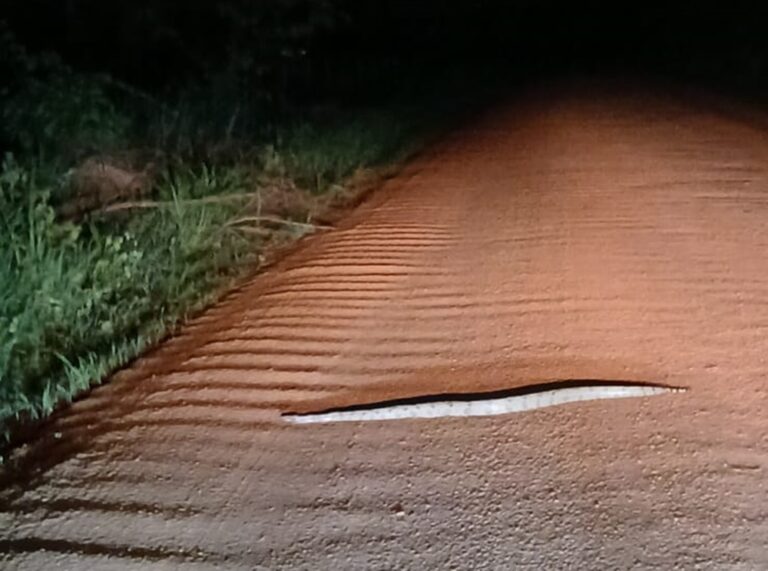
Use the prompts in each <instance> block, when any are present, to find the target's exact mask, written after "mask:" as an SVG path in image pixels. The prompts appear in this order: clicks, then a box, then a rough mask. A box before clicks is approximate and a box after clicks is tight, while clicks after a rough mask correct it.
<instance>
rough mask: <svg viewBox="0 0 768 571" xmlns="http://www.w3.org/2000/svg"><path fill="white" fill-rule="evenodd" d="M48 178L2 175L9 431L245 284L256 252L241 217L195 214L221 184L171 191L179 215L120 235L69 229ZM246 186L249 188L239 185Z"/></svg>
mask: <svg viewBox="0 0 768 571" xmlns="http://www.w3.org/2000/svg"><path fill="white" fill-rule="evenodd" d="M45 178H46V177H45V176H44V175H43V174H41V173H40V172H38V171H37V170H36V169H34V168H29V167H22V166H20V165H18V164H16V163H15V162H13V161H12V160H10V159H6V161H5V163H4V165H3V167H2V172H1V173H0V235H2V236H3V239H2V241H1V242H0V267H2V271H0V423H2V422H3V421H4V420H5V421H7V420H8V419H9V418H12V417H15V416H18V415H19V414H21V413H26V414H27V415H29V416H31V417H33V418H34V417H38V416H41V415H45V414H47V413H49V412H50V411H51V410H52V409H53V407H55V406H56V404H58V403H59V402H61V401H63V400H67V399H69V398H71V397H72V396H73V395H75V394H77V393H78V392H80V391H82V390H84V389H85V388H87V387H88V386H90V385H91V384H93V383H94V382H98V381H100V380H101V379H102V378H103V376H104V374H105V373H106V372H108V370H109V369H111V368H113V367H116V366H119V365H121V364H123V363H124V362H125V361H126V360H127V359H130V358H131V357H132V356H134V355H135V353H136V352H137V351H140V350H141V349H142V348H143V347H144V346H146V344H147V343H149V342H151V341H153V340H154V339H155V338H156V337H157V336H158V335H160V334H162V332H163V331H164V330H166V329H167V327H169V326H170V325H172V324H173V323H174V322H176V321H177V320H178V319H180V318H181V317H183V316H184V314H185V313H186V312H188V311H189V310H190V309H191V308H193V307H195V306H196V305H199V304H200V303H201V302H203V301H204V300H205V299H206V297H208V296H210V295H211V293H212V292H214V291H215V290H216V288H217V287H220V286H221V285H223V284H224V283H226V281H227V280H228V279H229V278H231V277H232V276H233V275H235V274H236V273H237V272H238V270H239V269H241V268H243V266H244V264H245V263H246V262H248V261H249V259H250V258H251V257H252V254H253V253H254V251H255V250H256V249H257V246H258V244H255V243H254V239H253V238H252V237H249V236H246V235H243V234H240V233H239V232H238V231H237V229H236V228H235V227H231V226H228V225H227V224H226V221H227V220H228V219H229V218H230V217H231V216H232V215H233V207H232V206H227V205H216V204H205V205H199V204H193V205H187V204H186V203H185V200H186V199H187V198H188V197H190V196H194V195H199V194H201V193H206V192H212V191H214V190H215V191H216V192H222V191H227V190H229V191H232V192H242V191H243V189H242V188H240V187H237V186H235V184H236V181H238V178H237V177H233V179H232V180H231V181H230V183H229V184H230V187H229V188H216V189H211V188H208V189H206V188H201V186H202V187H204V186H206V185H207V184H209V183H210V182H211V180H210V177H209V179H208V182H206V178H205V177H201V176H199V175H198V174H196V173H186V174H185V175H183V176H181V177H177V178H176V180H175V181H174V182H170V181H165V182H164V183H163V184H162V188H161V192H162V193H163V194H165V195H166V196H168V197H170V198H171V200H170V201H169V207H167V208H161V209H157V210H153V211H151V212H147V213H143V214H141V215H137V216H132V217H131V218H129V219H127V220H125V221H123V222H121V223H118V224H117V225H115V223H114V222H112V223H111V224H110V226H111V228H108V227H107V226H106V225H103V224H99V223H98V222H96V221H94V222H91V223H88V224H87V225H75V224H72V223H62V222H58V221H56V219H55V213H54V211H53V209H52V208H51V206H50V205H49V203H48V198H49V196H50V190H48V187H47V186H46V184H49V183H46V182H45V180H44V179H45ZM240 184H242V181H241V182H240Z"/></svg>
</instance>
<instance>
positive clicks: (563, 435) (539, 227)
mask: <svg viewBox="0 0 768 571" xmlns="http://www.w3.org/2000/svg"><path fill="white" fill-rule="evenodd" d="M767 374H768V136H767V135H766V134H764V133H763V132H761V131H759V130H758V129H756V128H752V127H750V126H748V125H747V124H746V123H741V122H738V121H736V120H731V119H728V118H727V117H725V116H724V115H722V114H718V113H714V112H712V111H709V110H707V109H705V108H703V107H694V106H691V105H686V104H685V103H684V102H675V101H665V100H662V99H658V98H650V97H646V96H639V95H635V96H624V95H616V94H614V95H610V94H604V95H602V96H601V97H599V98H596V97H594V96H586V95H585V94H581V95H579V94H572V95H568V96H560V97H551V96H550V97H543V98H540V99H535V98H532V99H529V100H526V101H522V102H518V103H515V104H512V105H510V106H509V107H508V108H506V109H503V110H497V111H495V112H493V113H490V114H488V115H487V116H485V117H483V118H482V119H481V120H479V121H477V122H476V123H475V124H473V125H472V126H471V127H470V128H466V129H464V130H462V131H460V132H458V133H456V134H454V135H453V136H451V137H449V138H447V139H446V140H445V141H443V142H442V143H441V144H439V145H438V146H436V147H435V148H434V149H432V151H431V152H429V153H427V154H425V155H424V156H422V157H421V158H419V159H418V160H417V161H415V162H414V163H413V164H412V165H411V166H410V167H408V168H407V169H406V171H405V172H404V173H403V174H402V175H401V176H400V177H398V178H396V179H393V180H391V181H389V182H388V183H387V184H386V185H385V187H384V188H382V189H381V190H380V191H379V192H377V193H376V194H375V195H374V196H373V198H372V199H371V200H370V201H369V202H367V203H366V204H365V205H363V206H362V207H361V208H360V209H359V210H358V211H356V212H355V213H354V214H353V215H351V216H350V218H349V219H348V220H347V221H346V222H345V223H344V224H343V225H342V226H341V227H340V228H338V229H337V230H334V231H331V232H328V233H325V234H322V235H318V236H315V237H312V238H311V239H309V240H307V241H306V242H305V243H304V244H303V245H302V246H301V247H300V248H299V249H298V250H297V251H296V252H294V253H293V254H291V255H290V256H289V257H287V258H286V259H284V260H283V261H282V262H281V263H279V264H278V265H276V266H275V267H273V268H272V269H271V270H270V271H268V272H266V273H265V274H263V275H261V276H259V277H257V278H256V279H254V280H253V281H252V282H251V283H249V284H247V285H245V286H244V287H243V288H241V289H240V290H239V291H237V292H235V293H234V294H233V295H231V296H230V298H228V299H227V300H225V301H224V302H223V303H221V304H220V305H219V306H217V307H214V308H213V309H211V310H210V311H209V312H207V313H206V314H205V315H203V316H202V317H200V318H199V319H197V320H196V321H194V322H193V323H191V324H190V325H189V326H188V327H187V328H186V329H185V330H184V331H183V333H182V334H181V335H180V336H178V337H177V338H175V339H173V340H171V341H169V342H168V343H166V344H165V345H164V346H162V347H161V348H160V349H159V350H157V351H155V352H154V353H152V354H150V355H148V356H146V357H145V358H143V359H142V360H140V361H139V362H138V363H136V364H135V366H133V367H132V368H130V369H129V370H127V371H124V372H122V373H120V374H118V375H117V377H116V378H115V379H114V381H113V382H112V383H111V384H110V385H108V386H106V387H104V388H102V389H99V390H97V391H95V392H94V394H93V395H92V396H91V397H89V398H87V399H85V400H83V401H81V402H79V403H77V404H76V405H75V406H73V407H72V408H71V410H69V411H68V412H66V413H65V414H62V415H60V416H59V417H58V418H57V419H56V420H55V422H54V423H53V424H52V425H51V426H50V427H49V428H47V429H46V431H45V432H44V434H43V435H42V437H41V438H40V439H39V440H37V441H36V442H34V443H33V444H31V445H30V446H28V449H27V450H26V455H25V456H24V457H23V458H22V459H21V460H20V461H19V465H18V470H19V472H18V473H17V474H16V476H18V477H20V478H21V479H20V480H17V481H16V483H14V484H12V485H9V486H7V488H6V489H5V491H4V492H3V495H2V496H1V497H2V500H1V501H2V511H1V512H0V562H2V565H1V566H2V567H3V569H24V570H36V569H41V570H42V569H45V570H48V569H78V570H82V569H98V570H100V571H110V570H116V569H120V570H123V569H136V570H138V569H141V570H149V571H157V570H161V569H162V570H165V569H185V570H193V571H196V570H204V569H205V570H207V569H236V570H240V569H243V570H245V569H247V570H252V569H307V570H310V569H311V570H316V569H329V570H330V569H334V570H336V569H381V570H384V569H630V568H636V569H654V568H655V569H665V570H668V569H686V570H689V569H717V570H724V569H729V570H736V569H743V570H755V569H766V568H768V379H767V378H766V375H767ZM571 379H597V380H624V381H644V382H655V383H667V384H670V385H676V386H685V387H688V388H689V390H688V391H687V392H685V393H680V394H665V395H660V396H653V397H649V398H632V399H620V400H598V401H591V402H583V403H574V404H570V405H565V406H559V407H554V408H546V409H541V410H535V411H531V412H523V413H519V414H511V415H505V416H495V417H488V418H485V417H480V418H452V419H430V420H410V419H405V420H397V421H388V422H369V423H366V422H351V423H343V424H333V423H331V424H318V425H306V426H303V425H290V424H287V423H285V422H283V421H282V420H281V419H280V417H279V412H280V411H286V410H302V411H306V410H310V409H312V408H313V406H314V407H315V408H317V407H319V406H320V405H322V406H341V405H344V404H352V403H362V402H370V401H378V400H385V399H390V398H399V397H406V396H418V395H427V394H435V393H446V392H478V391H485V390H499V389H509V388H515V387H521V386H525V385H529V384H533V383H542V382H546V381H552V380H571Z"/></svg>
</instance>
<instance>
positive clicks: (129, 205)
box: [99, 192, 261, 214]
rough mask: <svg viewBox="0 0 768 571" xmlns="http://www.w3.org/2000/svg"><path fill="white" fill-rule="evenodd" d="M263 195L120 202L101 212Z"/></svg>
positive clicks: (216, 202)
mask: <svg viewBox="0 0 768 571" xmlns="http://www.w3.org/2000/svg"><path fill="white" fill-rule="evenodd" d="M260 196H261V193H258V192H247V193H242V194H225V195H222V196H207V197H205V198H190V199H187V200H175V201H174V200H167V201H160V200H135V201H130V202H118V203H116V204H110V205H109V206H105V207H104V208H102V209H100V210H99V212H103V213H105V214H107V213H110V212H120V211H121V210H134V209H148V208H164V207H166V206H174V205H175V204H223V203H226V202H238V201H240V200H250V199H254V198H256V199H259V200H260Z"/></svg>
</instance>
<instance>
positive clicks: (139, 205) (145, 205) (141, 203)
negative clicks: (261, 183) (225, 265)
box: [99, 192, 333, 230]
mask: <svg viewBox="0 0 768 571" xmlns="http://www.w3.org/2000/svg"><path fill="white" fill-rule="evenodd" d="M244 198H256V199H258V200H259V201H260V200H261V197H260V194H259V193H257V192H252V193H247V194H228V195H225V196H210V197H206V198H194V199H189V200H178V201H165V202H163V201H157V200H137V201H133V202H120V203H118V204H112V205H110V206H107V207H105V208H102V209H101V210H100V211H99V212H103V213H110V212H119V211H122V210H133V209H149V208H164V207H170V206H174V205H176V204H216V203H223V202H232V201H237V200H242V199H244ZM248 222H256V223H257V224H258V223H261V222H270V223H272V224H281V225H283V226H300V227H302V228H310V229H312V230H331V229H332V228H333V227H332V226H323V225H319V224H309V223H306V222H295V221H294V220H287V219H285V218H279V217H277V216H245V217H243V218H237V219H236V220H231V221H230V222H228V223H227V224H226V225H225V226H239V225H241V224H246V223H248Z"/></svg>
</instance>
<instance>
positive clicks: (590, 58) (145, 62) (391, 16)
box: [0, 0, 768, 98]
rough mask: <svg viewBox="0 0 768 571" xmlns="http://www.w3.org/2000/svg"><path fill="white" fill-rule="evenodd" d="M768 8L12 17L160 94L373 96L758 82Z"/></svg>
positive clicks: (75, 12)
mask: <svg viewBox="0 0 768 571" xmlns="http://www.w3.org/2000/svg"><path fill="white" fill-rule="evenodd" d="M767 12H768V10H766V9H765V8H762V7H760V6H759V3H755V4H754V5H747V6H739V5H737V4H734V3H726V2H720V3H713V4H706V3H694V2H686V3H674V2H669V3H649V2H633V3H628V2H594V1H593V2H571V3H567V4H566V3H559V2H536V1H531V0H519V1H506V2H501V1H494V0H484V1H483V0H478V1H471V2H470V1H468V2H463V3H446V2H438V1H434V0H430V1H421V2H409V1H404V0H389V1H385V0H369V1H363V2H360V1H352V0H317V1H308V0H279V1H278V0H262V1H260V2H254V1H248V0H226V1H219V2H211V1H206V2H201V1H196V0H192V1H188V2H178V1H175V0H174V1H169V0H159V1H158V0H137V1H133V2H119V3H118V2H104V1H103V0H57V1H52V0H6V2H5V7H4V8H3V10H2V13H0V18H4V19H5V20H6V21H7V23H8V26H9V27H10V29H11V30H13V32H14V34H15V36H16V38H17V40H18V42H19V43H21V44H22V45H24V46H26V47H27V48H28V49H29V50H31V51H34V52H39V51H50V52H55V53H58V54H60V55H61V57H62V58H63V60H64V61H65V62H67V63H68V64H69V65H71V66H73V67H74V68H75V69H76V70H82V71H90V72H105V73H108V74H110V75H112V76H114V77H116V78H118V79H120V80H122V81H125V82H127V83H130V84H132V85H135V86H137V87H140V88H141V89H146V90H148V91H151V92H154V93H162V92H165V91H168V90H173V89H176V88H178V87H179V86H180V85H186V84H189V83H193V82H204V81H212V80H214V78H216V77H218V78H219V79H221V76H222V74H224V73H226V72H230V73H232V74H233V76H234V77H236V78H237V80H238V81H239V82H240V83H241V87H242V88H244V89H252V88H254V87H255V86H258V87H259V88H260V89H264V90H267V91H269V92H270V93H274V92H276V91H278V90H279V91H282V92H281V93H279V95H280V96H283V95H286V96H287V95H290V96H291V97H295V98H302V97H320V96H325V95H333V96H335V97H346V96H349V95H351V94H353V93H357V94H358V95H360V94H361V92H365V95H366V96H369V95H370V96H373V95H374V94H375V93H376V92H377V91H379V90H384V91H385V92H391V91H393V90H398V89H399V90H402V89H403V88H404V87H407V83H408V82H414V81H416V78H419V79H420V81H422V82H423V81H424V80H426V79H431V78H433V77H438V76H441V75H444V74H446V73H447V72H453V73H459V71H457V70H461V72H462V73H467V74H469V75H467V77H472V78H473V79H474V78H475V77H477V76H478V75H479V76H485V77H486V78H489V77H490V78H495V79H496V80H497V81H498V80H499V79H503V80H505V81H507V82H509V83H510V84H514V83H516V82H519V81H524V80H527V79H530V78H536V77H541V76H545V77H546V76H550V75H560V74H583V73H600V74H609V73H610V74H628V73H631V74H635V73H642V74H651V75H654V76H667V77H670V76H671V77H673V78H677V79H698V80H702V81H710V82H715V83H718V84H720V85H738V86H742V87H750V88H753V89H758V88H760V87H762V85H763V84H764V83H765V80H764V76H765V75H766V74H765V66H766V61H765V57H766V34H765V25H766V21H767V20H766V17H765V16H766V13H767ZM479 72H484V73H479ZM404 83H405V85H404Z"/></svg>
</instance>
